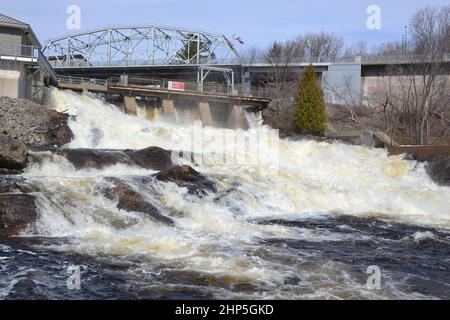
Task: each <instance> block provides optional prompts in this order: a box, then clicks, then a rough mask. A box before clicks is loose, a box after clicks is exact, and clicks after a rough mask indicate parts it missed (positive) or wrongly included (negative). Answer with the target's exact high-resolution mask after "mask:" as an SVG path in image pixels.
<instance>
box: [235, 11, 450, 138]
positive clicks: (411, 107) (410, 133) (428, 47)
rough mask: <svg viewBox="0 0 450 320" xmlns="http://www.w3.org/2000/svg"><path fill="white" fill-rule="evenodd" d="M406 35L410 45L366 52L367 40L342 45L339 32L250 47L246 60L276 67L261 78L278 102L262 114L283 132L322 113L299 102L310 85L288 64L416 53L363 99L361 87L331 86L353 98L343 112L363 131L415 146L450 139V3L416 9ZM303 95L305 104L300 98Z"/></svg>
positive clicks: (392, 69) (396, 44)
mask: <svg viewBox="0 0 450 320" xmlns="http://www.w3.org/2000/svg"><path fill="white" fill-rule="evenodd" d="M408 32H409V34H408V39H409V40H408V42H406V41H403V43H402V42H390V43H385V44H382V45H380V46H378V47H376V48H374V49H373V50H371V51H369V50H367V48H368V46H367V44H366V43H365V42H358V43H356V44H352V45H350V46H345V43H344V41H343V40H342V39H341V38H340V37H338V36H336V35H335V34H333V33H326V32H320V33H307V34H305V35H301V36H298V37H296V38H295V39H293V40H290V41H285V42H278V41H275V42H273V43H272V45H271V46H270V47H269V48H267V49H265V50H261V49H257V48H251V49H250V50H248V52H247V53H246V54H245V55H244V63H245V62H248V63H251V62H252V61H261V60H264V61H265V62H267V63H269V64H270V65H271V66H272V68H271V71H270V74H268V76H267V79H265V80H263V81H262V83H261V85H262V86H263V87H264V89H265V93H266V94H270V96H271V97H272V99H273V100H272V103H271V106H270V107H269V108H268V109H267V110H266V111H265V113H264V118H265V120H266V123H268V124H270V125H271V126H273V127H276V128H279V129H280V130H282V131H285V132H294V131H297V130H299V129H301V128H299V127H301V126H303V127H304V128H306V127H307V126H306V125H304V124H303V123H304V121H303V120H299V115H301V114H308V117H311V114H315V113H317V112H312V113H311V110H314V109H315V106H314V105H312V104H311V103H310V102H308V103H306V104H305V103H304V102H305V101H306V100H305V99H306V98H304V97H301V99H299V94H300V92H303V93H304V92H307V90H304V89H302V81H301V75H297V76H296V75H295V74H294V76H293V73H292V70H291V69H290V64H291V63H293V62H296V61H302V62H305V61H311V62H312V61H317V60H329V59H335V58H337V57H341V56H344V55H355V54H362V55H372V56H375V55H376V56H399V55H403V56H405V58H407V57H408V56H411V57H412V56H414V59H415V60H414V61H415V63H413V64H409V65H405V66H392V67H390V68H389V69H388V70H387V75H388V77H387V78H386V79H385V80H386V81H382V82H381V83H380V84H379V86H378V87H376V88H371V92H369V93H368V94H366V95H365V96H364V97H361V96H360V92H351V88H350V87H349V86H345V83H343V84H342V87H341V88H328V89H329V90H331V91H333V92H335V93H336V94H337V95H340V94H341V93H342V96H343V97H347V98H348V101H346V102H345V104H344V108H341V109H342V110H343V111H345V112H347V113H348V115H346V116H345V117H346V118H348V120H349V121H350V122H352V123H355V124H358V125H359V128H361V127H367V128H370V129H377V130H383V131H385V132H386V133H389V134H391V135H394V136H402V137H407V138H409V139H410V143H413V144H427V143H429V141H430V137H433V138H435V137H443V139H444V140H445V139H447V137H448V138H450V94H449V92H448V88H449V87H450V83H449V82H450V81H449V76H448V68H449V66H448V62H446V61H448V58H449V57H450V56H449V54H450V6H449V5H447V6H442V7H425V8H423V9H420V10H418V11H417V12H416V13H415V14H414V15H413V16H412V17H411V19H410V23H409V28H408ZM299 76H300V81H299V79H298V78H299ZM303 80H304V82H305V79H303ZM314 81H316V82H317V80H315V79H314V80H313V81H311V83H312V82H314ZM299 83H300V85H299ZM322 84H323V83H322ZM358 91H359V90H358ZM322 96H323V94H322ZM318 97H319V95H318V94H315V95H314V98H311V97H308V98H307V99H309V101H312V100H315V101H319V102H318V103H320V104H322V101H323V99H317V98H318ZM300 100H302V101H303V102H301V103H299V101H300ZM302 105H308V108H309V111H305V110H302ZM318 109H320V110H321V108H318ZM316 110H317V108H316ZM318 117H320V118H321V120H320V121H318V123H323V113H321V112H319V113H318ZM308 122H310V123H312V122H316V120H315V119H310V120H308ZM323 128H324V127H323V125H322V124H321V125H320V126H319V129H317V130H316V129H314V130H310V131H315V132H317V133H322V132H323ZM447 140H448V139H447Z"/></svg>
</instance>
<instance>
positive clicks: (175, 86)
mask: <svg viewBox="0 0 450 320" xmlns="http://www.w3.org/2000/svg"><path fill="white" fill-rule="evenodd" d="M169 90H176V91H184V82H176V81H169Z"/></svg>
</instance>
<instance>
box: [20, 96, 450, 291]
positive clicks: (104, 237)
mask: <svg viewBox="0 0 450 320" xmlns="http://www.w3.org/2000/svg"><path fill="white" fill-rule="evenodd" d="M52 95H53V100H52V101H53V104H54V107H55V109H56V110H58V111H65V112H68V113H70V114H72V115H74V117H72V118H71V120H70V123H69V125H70V127H71V129H72V131H73V133H74V139H73V141H72V142H71V143H70V144H69V145H68V146H67V147H68V148H97V149H142V148H146V147H149V146H159V147H162V148H164V149H168V150H185V151H194V150H189V145H188V144H186V137H189V136H191V131H192V125H191V124H189V123H185V124H173V123H168V122H164V121H163V120H161V119H160V118H158V117H156V118H154V119H153V120H148V119H144V118H141V117H135V116H130V115H125V114H123V113H122V112H121V111H120V110H118V109H117V108H116V107H114V106H113V105H110V104H108V103H106V102H105V101H102V100H101V99H99V98H97V97H94V96H90V95H86V94H76V93H73V92H70V91H60V90H57V89H54V90H53V93H52ZM247 117H248V119H249V122H250V123H252V124H254V125H252V126H251V128H250V129H249V130H248V132H247V133H245V132H244V131H243V130H230V129H223V128H212V127H207V128H202V129H201V135H202V143H203V147H204V148H207V149H208V150H212V151H214V152H216V153H221V152H223V149H222V148H221V146H220V143H218V142H217V141H218V138H217V137H231V139H232V141H233V143H234V144H233V145H231V146H229V147H232V148H235V147H242V145H239V144H245V143H248V141H247V142H246V140H245V139H241V137H242V136H243V135H248V137H250V138H251V136H252V135H256V134H258V132H259V131H258V130H263V131H264V130H266V131H270V129H269V128H267V127H265V126H263V125H262V124H261V121H260V120H261V118H260V115H259V114H247ZM261 143H263V144H264V143H266V142H265V141H262V142H261ZM267 143H269V142H267ZM278 147H279V152H278V153H277V154H276V155H271V154H267V155H264V154H263V155H261V154H259V155H258V156H259V157H261V156H263V157H275V156H277V157H279V159H275V158H273V159H271V158H269V159H265V160H268V161H267V162H268V163H273V162H275V161H276V160H278V162H277V166H278V167H277V170H269V169H268V167H267V166H261V165H258V162H252V161H250V160H251V159H252V157H255V156H256V155H255V154H254V153H253V152H252V148H249V150H250V151H248V153H246V154H243V155H242V156H243V157H244V158H245V159H247V161H245V162H244V163H235V162H230V163H228V162H227V161H221V162H218V163H214V162H212V161H209V162H206V163H199V164H197V165H196V166H195V169H196V170H197V171H199V172H201V173H203V174H206V175H208V176H209V177H211V179H213V181H214V182H215V183H216V185H217V188H218V191H217V193H216V194H209V195H207V196H205V197H199V196H196V195H192V194H189V193H188V192H187V190H186V189H185V188H182V187H179V186H177V185H176V184H174V183H171V182H162V181H157V180H152V181H151V182H149V181H148V180H143V179H142V177H149V176H151V175H152V174H154V173H155V171H152V170H146V169H143V168H138V167H134V166H130V165H126V164H117V165H114V166H111V167H107V168H104V169H102V170H97V169H82V170H77V169H75V168H74V167H73V165H72V164H71V163H70V162H68V161H67V160H66V159H65V158H63V157H61V156H57V155H49V154H48V153H35V156H36V157H41V158H42V160H41V161H39V162H36V163H33V164H31V165H30V166H29V167H28V168H27V169H26V172H25V176H26V177H27V179H29V180H30V181H33V183H35V184H36V185H38V186H39V188H40V189H41V190H43V192H39V193H38V194H37V197H38V200H39V203H40V214H41V216H40V219H39V221H38V223H37V225H36V226H35V228H34V229H33V230H31V231H29V234H28V235H39V236H47V237H65V238H69V239H74V241H71V242H68V243H65V244H62V245H59V246H56V247H55V248H54V249H55V250H57V251H61V252H75V253H77V254H82V255H93V254H96V255H102V256H109V257H114V259H119V260H120V259H128V260H133V259H135V260H138V261H140V263H142V265H143V267H142V268H144V269H145V268H147V269H145V270H149V269H148V268H150V269H151V270H154V269H155V268H159V269H161V268H169V269H171V270H183V271H184V272H186V271H189V272H195V273H201V274H205V275H211V276H214V277H220V278H221V279H225V280H226V279H228V280H226V281H231V282H233V281H234V282H236V283H247V282H248V283H252V284H253V285H254V286H257V287H258V288H263V289H261V290H262V291H261V290H259V291H258V290H257V291H258V292H259V293H258V294H256V293H254V295H252V294H250V293H249V294H248V295H245V294H240V295H238V296H239V297H242V296H245V297H247V298H252V297H259V298H264V297H272V298H273V297H284V298H286V297H287V298H298V297H314V295H312V294H311V295H308V294H307V293H305V291H301V290H300V291H299V289H298V288H297V289H295V288H291V287H292V286H291V285H289V281H287V279H293V278H292V277H294V275H300V278H301V279H303V280H301V281H305V283H310V285H311V286H312V287H313V288H315V290H316V292H317V294H318V295H317V296H318V297H336V296H339V293H338V292H341V291H342V290H344V291H345V290H346V291H352V290H353V289H352V288H353V286H354V285H355V283H356V281H357V280H356V279H353V278H351V277H350V278H348V279H347V282H343V283H337V282H336V283H334V282H333V283H331V282H329V283H327V280H326V278H327V276H329V277H331V278H332V277H333V276H332V275H335V273H336V272H338V273H339V272H343V273H345V270H346V268H347V267H345V266H343V265H342V263H338V262H330V263H327V264H319V263H318V264H317V265H316V264H314V263H313V264H312V265H310V266H308V265H307V264H305V263H306V261H308V257H306V256H299V255H297V254H294V252H293V251H289V250H288V249H286V248H283V247H278V248H277V249H267V247H265V246H264V245H263V243H265V242H270V241H272V240H273V239H277V240H280V239H281V240H283V239H284V240H285V241H294V240H295V241H314V242H318V243H320V242H322V241H326V242H329V241H331V242H333V241H342V240H343V239H344V238H345V235H344V234H342V233H340V232H338V230H337V231H336V232H322V231H321V230H320V229H308V228H304V227H296V228H292V227H289V226H287V225H283V224H271V223H260V222H261V221H269V220H285V221H298V220H300V219H306V218H308V219H309V218H317V219H321V217H324V216H333V217H339V216H340V215H346V216H353V217H358V218H366V217H379V218H382V219H389V220H390V221H394V222H399V223H406V224H411V223H412V224H420V225H424V226H429V227H436V228H444V229H447V228H449V227H450V214H449V212H448V209H449V208H450V188H447V187H439V186H437V185H436V184H434V183H433V182H432V181H431V180H430V179H429V178H428V176H427V175H426V173H425V170H424V167H423V165H422V164H418V163H415V162H411V161H405V160H402V159H401V157H398V156H393V157H388V155H387V153H386V151H385V150H380V149H369V148H366V147H361V146H350V145H345V144H340V143H325V142H321V143H318V142H314V141H291V140H289V139H282V140H280V141H279V146H278ZM186 149H188V150H186ZM239 150H247V149H246V148H240V149H239ZM244 152H245V151H244ZM180 161H182V160H180ZM111 176H113V177H116V178H119V179H121V180H122V181H126V182H127V183H128V184H129V185H130V186H132V188H133V189H134V190H136V191H138V192H139V193H140V194H141V195H142V196H143V197H144V198H145V199H146V200H147V201H149V202H151V203H152V204H154V205H155V206H156V207H157V208H158V209H159V210H161V212H163V213H164V214H165V215H167V216H170V217H171V218H173V219H174V221H175V225H174V226H167V225H163V224H160V223H157V222H155V221H153V220H151V219H148V218H147V217H146V216H145V215H143V214H141V213H138V212H128V211H125V210H120V209H117V207H116V203H115V202H114V201H112V200H110V199H107V198H105V197H104V196H103V195H102V194H101V193H100V192H98V190H99V187H101V186H104V185H106V184H108V181H107V180H105V179H104V178H105V177H111ZM344 240H345V239H344ZM352 240H355V239H352ZM292 259H293V260H292ZM293 261H294V262H293ZM339 268H341V269H339ZM337 270H341V271H337ZM342 270H343V271H342ZM317 273H322V274H323V275H324V280H323V281H324V283H320V284H317V283H315V282H313V280H312V279H313V278H314V274H317ZM339 274H341V273H339ZM225 280H224V281H225ZM297 281H300V280H297ZM330 281H331V280H330ZM352 281H354V282H352ZM325 288H326V289H325ZM322 290H323V291H322ZM358 290H359V289H358ZM392 290H394V289H392ZM261 292H263V293H261ZM358 292H359V294H360V295H361V296H365V297H373V296H374V295H375V293H371V292H368V291H367V292H366V291H364V290H362V291H361V290H360V291H358ZM392 292H393V291H392ZM392 292H391V293H390V294H392V295H394V293H392ZM213 295H214V296H216V297H235V295H234V294H233V292H231V291H226V292H221V291H215V292H214V293H213Z"/></svg>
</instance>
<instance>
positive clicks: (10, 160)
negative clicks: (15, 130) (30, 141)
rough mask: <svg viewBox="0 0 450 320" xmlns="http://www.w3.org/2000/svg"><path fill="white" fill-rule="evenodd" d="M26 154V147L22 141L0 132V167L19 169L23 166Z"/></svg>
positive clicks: (25, 162)
mask: <svg viewBox="0 0 450 320" xmlns="http://www.w3.org/2000/svg"><path fill="white" fill-rule="evenodd" d="M27 155H28V151H27V147H26V146H25V144H24V143H23V142H21V141H19V140H15V139H11V138H9V137H7V136H4V135H1V134H0V169H6V170H20V169H23V168H25V167H26V165H27ZM6 170H5V171H6Z"/></svg>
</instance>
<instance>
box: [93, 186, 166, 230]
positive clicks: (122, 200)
mask: <svg viewBox="0 0 450 320" xmlns="http://www.w3.org/2000/svg"><path fill="white" fill-rule="evenodd" d="M105 180H106V182H108V183H109V184H110V186H108V187H102V188H101V189H100V191H101V192H102V193H103V195H104V196H105V197H106V198H108V199H110V200H112V201H117V202H118V203H117V208H119V209H122V210H126V211H135V212H143V213H146V214H147V215H148V216H149V217H151V218H152V219H154V220H156V221H159V222H162V223H165V224H167V225H173V224H174V222H173V220H172V219H171V218H169V217H166V216H164V215H162V214H161V213H160V212H159V210H158V209H157V208H156V207H155V206H154V205H152V204H151V203H149V202H147V201H146V200H145V199H144V198H143V197H142V196H141V195H140V194H139V193H138V192H136V191H134V190H133V188H131V187H130V186H129V185H127V184H126V183H124V182H122V181H120V180H119V179H117V178H105Z"/></svg>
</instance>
